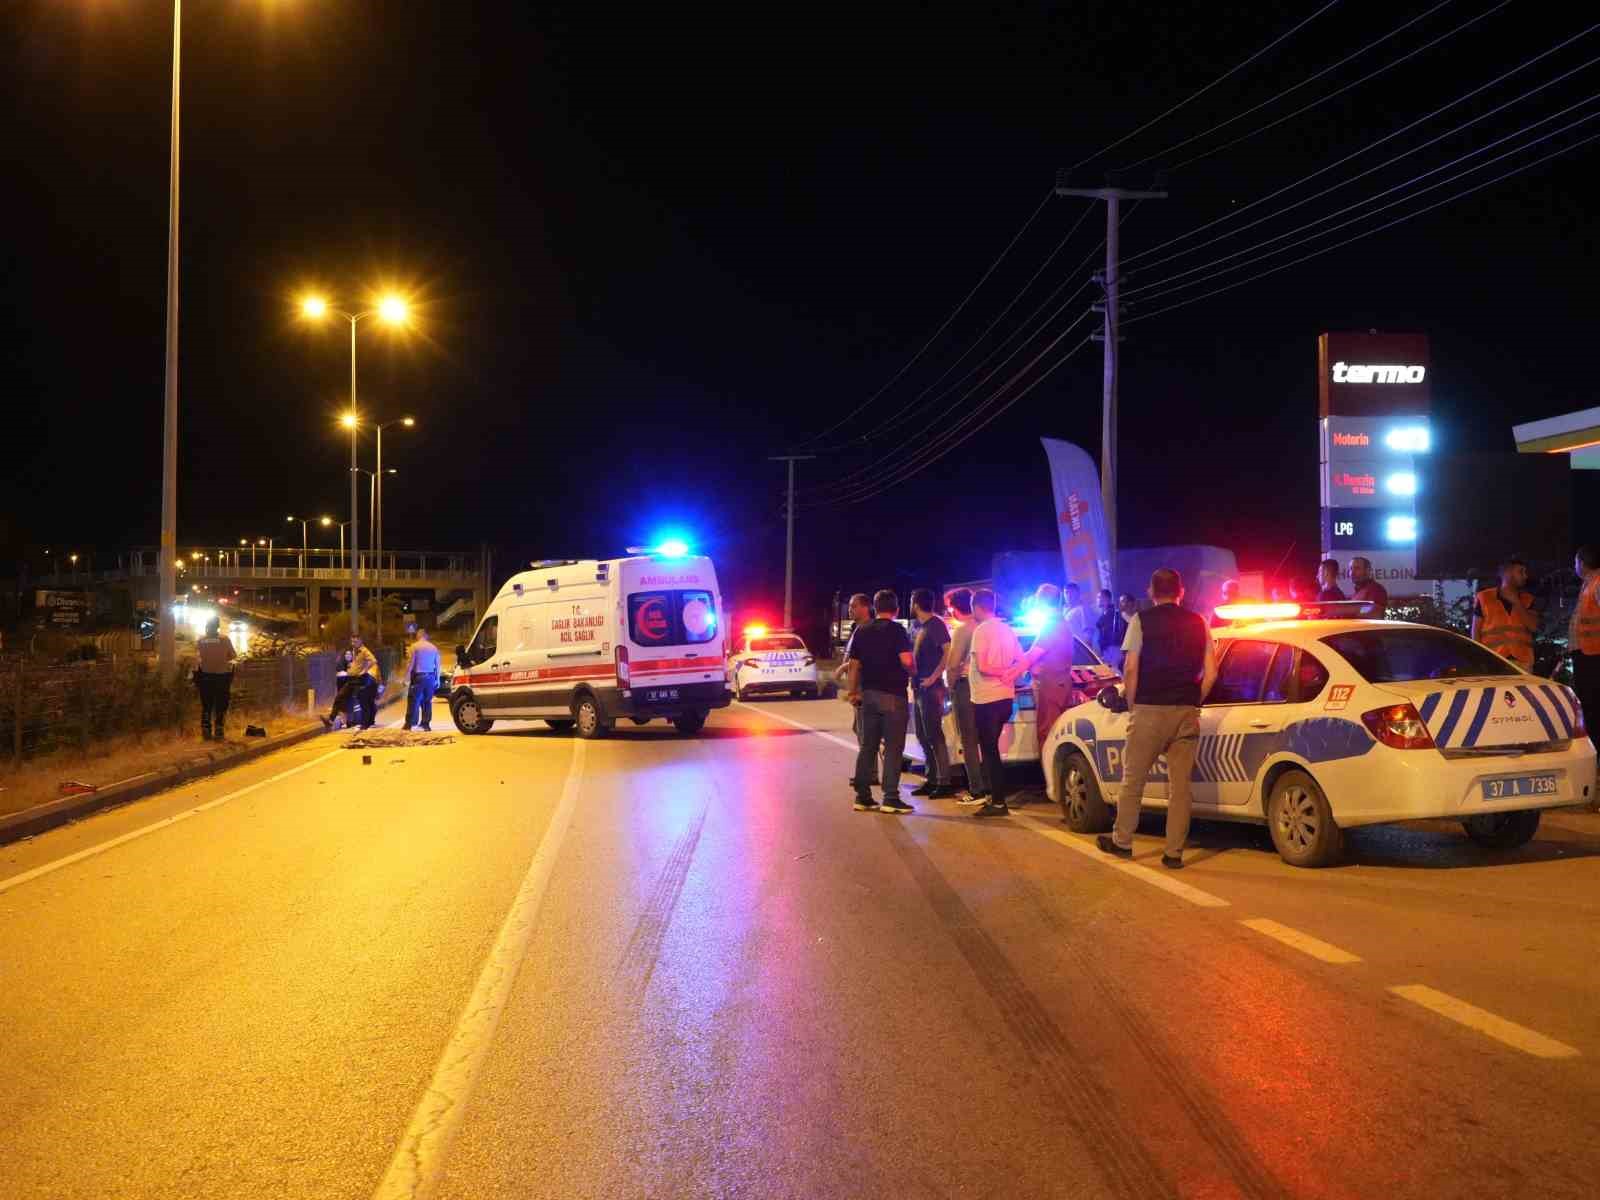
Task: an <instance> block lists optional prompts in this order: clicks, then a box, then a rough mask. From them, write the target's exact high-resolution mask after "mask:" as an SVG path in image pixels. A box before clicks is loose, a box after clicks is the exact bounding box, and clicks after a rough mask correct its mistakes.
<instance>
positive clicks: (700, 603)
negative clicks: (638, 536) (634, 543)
mask: <svg viewBox="0 0 1600 1200" xmlns="http://www.w3.org/2000/svg"><path fill="white" fill-rule="evenodd" d="M721 608H722V597H721V595H720V593H719V592H718V591H717V572H716V568H715V567H713V566H712V565H711V560H710V559H709V558H706V557H704V556H703V555H685V556H683V557H673V558H667V557H663V556H659V555H640V556H637V557H630V558H612V559H599V560H597V559H584V560H581V561H580V560H572V559H563V560H559V561H548V562H536V563H534V564H532V567H531V568H530V569H529V570H527V571H523V572H521V573H520V574H518V575H514V576H512V577H511V579H510V580H508V581H507V582H506V585H505V586H504V587H502V588H501V589H500V592H499V594H498V595H497V596H495V598H494V602H493V603H492V604H490V605H489V611H488V612H487V613H486V614H484V618H483V621H482V622H481V623H480V624H479V625H478V631H477V633H475V634H474V635H473V638H472V642H471V644H470V645H467V646H458V647H456V670H455V673H454V675H453V676H452V677H451V681H450V716H451V717H452V718H453V719H454V720H455V723H456V728H457V729H459V730H460V731H461V732H462V733H466V734H478V733H487V732H488V731H489V729H490V727H491V726H493V725H494V723H495V722H496V721H497V720H503V719H517V720H521V719H525V718H542V719H543V720H544V722H545V723H546V724H547V725H549V726H550V727H551V728H552V729H575V730H576V731H577V733H578V736H579V737H585V738H594V737H603V736H604V735H605V734H607V733H608V732H610V730H611V728H612V727H613V726H614V725H615V724H616V722H617V721H618V720H619V719H622V718H627V719H629V720H632V721H633V722H635V723H636V724H639V725H643V724H645V723H646V722H647V721H650V720H653V719H655V718H657V717H661V718H664V719H666V720H668V721H671V722H672V724H673V725H674V726H675V727H676V728H677V730H678V732H679V733H685V734H689V733H696V732H698V731H699V730H700V728H701V727H702V726H703V725H704V724H705V723H706V716H707V715H708V714H709V713H710V712H711V710H712V709H713V708H723V707H725V706H726V705H727V704H728V702H729V701H730V699H731V694H730V693H729V691H728V685H727V678H726V674H725V671H724V667H723V637H722V628H721V621H720V613H721Z"/></svg>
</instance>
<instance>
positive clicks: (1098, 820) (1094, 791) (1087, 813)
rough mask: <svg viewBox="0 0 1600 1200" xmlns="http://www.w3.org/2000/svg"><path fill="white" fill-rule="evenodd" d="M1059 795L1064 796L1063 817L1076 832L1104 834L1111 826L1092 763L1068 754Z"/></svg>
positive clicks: (1109, 815) (1059, 784)
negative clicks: (1090, 764)
mask: <svg viewBox="0 0 1600 1200" xmlns="http://www.w3.org/2000/svg"><path fill="white" fill-rule="evenodd" d="M1058 770H1059V772H1060V774H1059V775H1058V776H1057V777H1056V795H1058V796H1059V797H1061V816H1062V818H1063V819H1064V820H1065V821H1066V823H1067V828H1068V829H1070V830H1072V831H1073V832H1074V833H1105V832H1106V831H1107V830H1108V829H1110V828H1111V825H1112V815H1111V810H1110V809H1109V808H1108V807H1106V802H1105V799H1104V798H1103V797H1102V796H1101V795H1100V784H1099V782H1098V781H1097V780H1096V779H1095V777H1094V769H1093V768H1092V767H1090V766H1089V760H1088V759H1086V758H1084V756H1083V755H1081V754H1069V755H1067V757H1066V758H1065V759H1064V760H1063V761H1062V763H1061V766H1060V767H1059V768H1058Z"/></svg>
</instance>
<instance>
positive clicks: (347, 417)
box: [339, 413, 356, 429]
mask: <svg viewBox="0 0 1600 1200" xmlns="http://www.w3.org/2000/svg"><path fill="white" fill-rule="evenodd" d="M339 424H341V425H343V426H344V427H345V428H346V429H354V428H355V427H356V415H355V413H345V414H344V416H342V417H340V418H339Z"/></svg>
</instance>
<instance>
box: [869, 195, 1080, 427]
mask: <svg viewBox="0 0 1600 1200" xmlns="http://www.w3.org/2000/svg"><path fill="white" fill-rule="evenodd" d="M1093 211H1094V209H1093V207H1092V206H1090V205H1085V206H1084V209H1083V213H1082V215H1080V216H1079V217H1078V219H1077V220H1076V221H1074V222H1073V223H1072V228H1071V229H1068V230H1067V232H1066V236H1065V237H1063V238H1062V239H1061V240H1060V241H1059V242H1057V243H1056V248H1055V249H1054V250H1052V251H1050V253H1049V255H1047V256H1046V258H1045V260H1044V261H1043V262H1042V263H1040V264H1039V268H1038V270H1036V271H1034V273H1033V274H1032V275H1030V276H1028V281H1027V282H1026V283H1024V284H1023V285H1022V287H1021V288H1020V289H1018V291H1017V294H1016V295H1015V296H1013V297H1012V298H1011V303H1009V304H1007V305H1006V306H1005V307H1004V308H1002V309H1001V310H1000V315H999V316H997V317H995V319H994V320H992V321H990V322H989V324H988V327H987V328H985V329H984V331H983V332H982V333H980V334H979V335H978V336H977V337H976V338H974V339H973V341H972V344H971V345H969V346H968V347H967V348H966V349H965V350H963V351H962V352H961V356H960V357H959V358H957V359H956V360H955V362H953V363H951V364H950V365H949V366H948V367H946V368H945V369H944V371H943V373H942V374H940V376H939V378H937V379H935V380H934V381H933V382H932V383H930V384H929V385H928V386H927V387H925V388H923V389H922V390H921V391H920V392H918V393H917V394H916V396H915V398H913V399H912V400H911V402H910V403H909V404H907V405H906V406H905V408H904V410H903V411H902V412H901V413H899V414H898V415H896V416H892V417H890V418H889V419H887V420H886V421H883V422H880V423H879V424H878V425H877V426H876V427H875V428H873V429H869V430H867V431H866V432H865V433H863V434H862V435H861V436H860V437H858V438H854V439H852V440H853V441H858V442H865V441H869V440H870V439H872V438H874V437H876V436H877V435H878V434H880V433H886V432H888V431H889V430H891V429H896V428H898V427H899V426H901V425H904V424H905V423H906V422H907V421H909V420H911V419H912V418H913V417H915V416H917V415H918V411H919V410H918V409H917V408H916V405H917V403H918V402H919V401H921V400H922V399H923V397H925V396H926V395H927V394H928V393H929V392H931V391H933V389H934V388H936V387H938V386H939V385H940V384H941V383H943V382H944V381H945V380H946V379H948V378H949V377H950V372H951V371H954V370H955V369H956V368H957V367H959V366H960V365H961V364H962V363H963V362H965V361H966V359H967V356H968V355H969V354H971V353H972V352H973V351H974V350H976V349H977V348H978V347H979V346H980V345H982V344H983V340H984V339H985V338H987V337H988V336H989V335H990V334H991V333H993V332H994V328H995V326H996V325H998V324H1000V322H1001V321H1003V320H1005V319H1006V317H1007V315H1008V314H1009V313H1010V312H1011V310H1012V309H1013V308H1015V307H1016V306H1017V303H1018V302H1019V301H1020V300H1021V299H1022V297H1023V296H1025V295H1027V292H1028V289H1029V288H1031V287H1032V286H1033V285H1034V282H1035V281H1036V280H1037V279H1038V278H1039V276H1040V275H1042V274H1044V272H1045V270H1046V269H1047V268H1048V267H1049V266H1050V264H1051V263H1053V262H1055V260H1056V256H1057V255H1058V254H1060V253H1061V251H1062V250H1064V249H1065V248H1066V245H1067V243H1068V242H1069V241H1071V240H1072V235H1073V234H1075V233H1077V232H1078V228H1079V227H1080V226H1081V225H1082V224H1083V223H1084V222H1085V221H1086V220H1088V219H1089V214H1090V213H1091V212H1093ZM1058 290H1059V289H1058ZM957 386H959V384H958V385H957ZM841 448H842V447H841Z"/></svg>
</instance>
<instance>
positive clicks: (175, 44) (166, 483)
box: [156, 0, 183, 672]
mask: <svg viewBox="0 0 1600 1200" xmlns="http://www.w3.org/2000/svg"><path fill="white" fill-rule="evenodd" d="M182 51H183V0H172V140H171V146H170V149H169V151H168V160H167V362H166V379H165V401H164V410H163V413H162V426H161V429H162V435H161V549H160V552H159V554H158V560H159V561H158V563H157V573H158V574H159V575H160V583H159V592H160V597H161V598H160V601H159V602H158V604H157V612H156V630H157V633H156V661H157V662H158V663H159V665H160V668H161V670H162V671H163V672H170V671H171V670H173V668H174V667H175V666H176V665H177V661H178V641H177V629H176V628H175V625H176V622H177V616H176V614H174V613H173V611H172V609H173V605H174V604H175V603H176V602H177V590H178V564H177V556H178V183H179V171H178V164H179V161H180V156H179V141H178V133H179V122H178V113H179V104H178V101H179V98H180V96H181V95H182V88H181V86H180V85H181V80H182V74H181V67H182V57H181V56H182Z"/></svg>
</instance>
